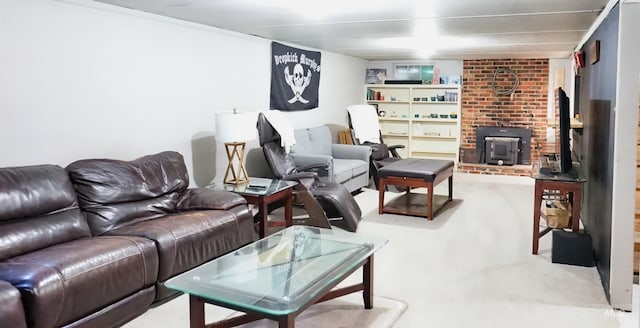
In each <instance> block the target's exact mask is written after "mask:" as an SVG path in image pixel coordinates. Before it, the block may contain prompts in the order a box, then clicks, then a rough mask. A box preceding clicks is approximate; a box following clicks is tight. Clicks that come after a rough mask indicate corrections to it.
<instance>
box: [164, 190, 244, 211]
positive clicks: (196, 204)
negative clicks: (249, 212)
mask: <svg viewBox="0 0 640 328" xmlns="http://www.w3.org/2000/svg"><path fill="white" fill-rule="evenodd" d="M245 204H247V201H246V199H244V198H243V197H242V196H240V195H237V194H234V193H232V192H230V191H222V190H212V189H207V188H189V189H187V190H186V191H185V192H184V193H182V195H181V197H180V199H179V200H178V204H177V205H176V209H177V210H178V211H192V210H228V209H230V208H232V207H236V206H238V205H245Z"/></svg>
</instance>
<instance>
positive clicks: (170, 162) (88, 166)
mask: <svg viewBox="0 0 640 328" xmlns="http://www.w3.org/2000/svg"><path fill="white" fill-rule="evenodd" d="M66 170H67V172H68V173H69V177H70V178H71V181H72V183H73V185H74V188H75V190H76V193H77V195H78V201H79V203H80V208H81V209H82V210H83V211H84V212H85V215H86V217H87V221H88V222H89V227H90V228H91V232H92V233H93V234H94V235H100V234H103V233H105V232H107V231H109V230H112V229H116V228H119V227H123V226H126V225H129V224H131V223H134V222H138V221H142V220H148V219H152V218H156V217H159V216H163V215H165V214H167V213H173V212H175V207H176V203H177V201H178V198H179V197H180V194H181V193H182V192H183V191H184V190H186V189H187V187H188V186H189V175H188V173H187V168H186V166H185V164H184V158H183V157H182V155H180V154H179V153H177V152H172V151H166V152H162V153H158V154H154V155H148V156H144V157H141V158H138V159H135V160H132V161H121V160H115V159H85V160H79V161H76V162H73V163H71V164H69V166H67V168H66Z"/></svg>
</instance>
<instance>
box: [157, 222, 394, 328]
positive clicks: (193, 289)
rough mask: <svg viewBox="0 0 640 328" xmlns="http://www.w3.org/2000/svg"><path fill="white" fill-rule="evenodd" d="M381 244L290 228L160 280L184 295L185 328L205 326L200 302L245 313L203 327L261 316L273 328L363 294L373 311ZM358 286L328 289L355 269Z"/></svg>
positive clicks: (325, 231) (341, 234) (335, 232)
mask: <svg viewBox="0 0 640 328" xmlns="http://www.w3.org/2000/svg"><path fill="white" fill-rule="evenodd" d="M386 243H387V240H385V239H382V238H374V237H367V236H362V235H358V234H353V233H349V232H344V231H342V230H330V229H322V228H314V227H307V226H292V227H288V228H286V229H284V230H281V231H279V232H277V233H275V234H273V235H270V236H269V237H267V238H264V239H261V240H258V241H256V242H254V243H252V244H250V245H247V246H245V247H243V248H241V249H239V250H237V251H235V252H232V253H229V254H226V255H224V256H222V257H219V258H217V259H214V260H212V261H210V262H208V263H205V264H204V265H201V266H199V267H197V268H195V269H192V270H190V271H187V272H185V273H183V274H180V275H178V276H176V277H174V278H171V279H169V280H168V281H166V282H165V286H166V287H168V288H171V289H174V290H178V291H181V292H184V293H187V294H189V307H190V320H191V327H205V318H204V303H210V304H214V305H218V306H222V307H226V308H229V309H234V310H238V311H241V312H244V313H246V315H243V316H238V317H234V318H231V319H227V320H224V321H221V322H217V323H215V324H214V325H206V326H207V327H233V326H237V325H240V324H244V323H247V322H251V321H255V320H258V319H262V318H268V319H271V320H275V321H277V322H278V323H279V327H281V328H283V327H289V328H291V327H294V319H295V317H296V316H297V315H299V314H300V313H301V312H302V311H304V310H305V309H306V308H307V307H309V306H311V305H312V304H314V303H317V302H322V301H326V300H329V299H332V298H336V297H339V296H343V295H346V294H350V293H354V292H359V291H363V297H364V306H365V308H367V309H371V308H372V307H373V253H374V252H375V251H377V250H378V249H379V248H380V247H382V246H384V245H385V244H386ZM360 267H363V277H362V278H363V279H362V282H361V283H359V284H355V285H352V286H347V287H342V288H338V289H334V290H331V289H332V288H333V287H335V286H336V285H337V284H338V283H340V282H341V281H342V280H344V279H345V278H346V277H348V276H349V275H350V274H351V273H353V272H354V271H355V270H357V269H358V268H360Z"/></svg>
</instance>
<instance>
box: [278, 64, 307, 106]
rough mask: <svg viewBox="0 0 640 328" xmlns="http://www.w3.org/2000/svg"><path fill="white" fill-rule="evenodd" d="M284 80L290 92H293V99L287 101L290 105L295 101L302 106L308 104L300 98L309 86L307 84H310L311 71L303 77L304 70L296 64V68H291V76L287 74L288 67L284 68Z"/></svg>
mask: <svg viewBox="0 0 640 328" xmlns="http://www.w3.org/2000/svg"><path fill="white" fill-rule="evenodd" d="M284 80H285V81H286V82H287V84H288V85H289V86H290V87H291V91H293V98H291V99H289V103H290V104H293V103H294V102H296V101H299V102H301V103H303V104H306V103H308V102H309V100H306V99H304V98H302V93H303V92H304V89H305V88H306V87H307V86H309V83H311V70H308V71H307V76H304V69H303V68H302V65H300V64H296V66H294V67H293V74H289V67H285V68H284Z"/></svg>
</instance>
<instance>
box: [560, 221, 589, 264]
mask: <svg viewBox="0 0 640 328" xmlns="http://www.w3.org/2000/svg"><path fill="white" fill-rule="evenodd" d="M552 243H553V244H552V247H551V262H553V263H562V264H571V265H580V266H587V267H591V266H593V265H594V263H593V250H592V246H591V236H590V235H589V234H587V233H579V232H572V231H564V230H554V231H553V238H552Z"/></svg>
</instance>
